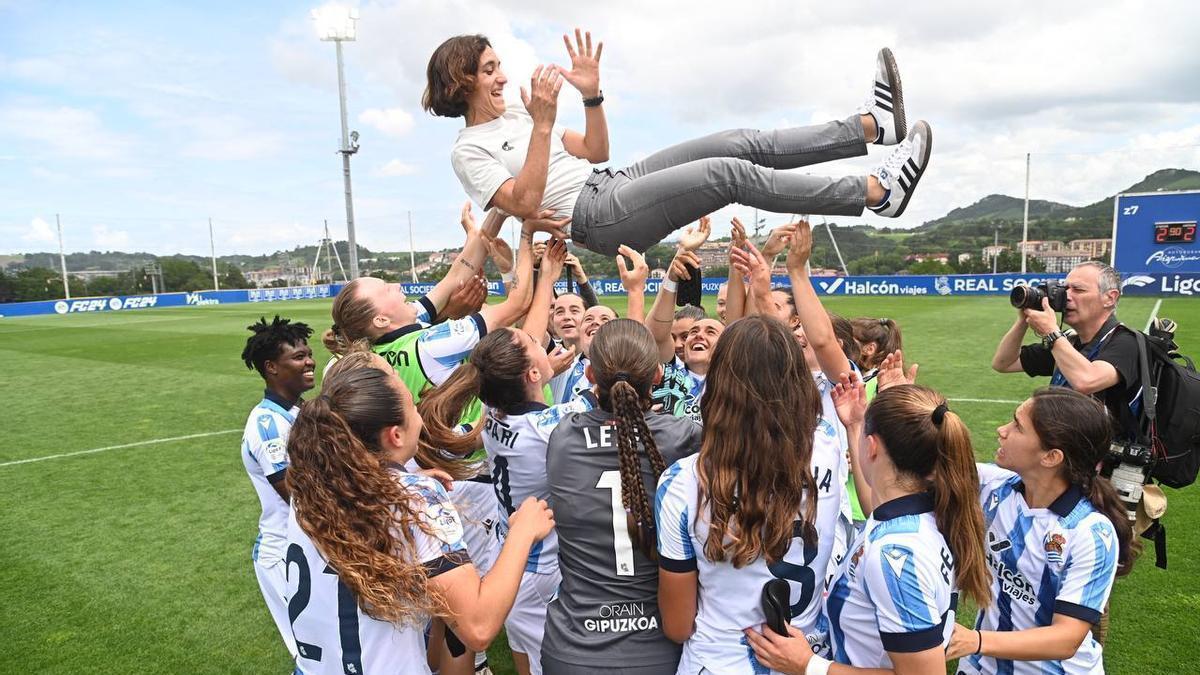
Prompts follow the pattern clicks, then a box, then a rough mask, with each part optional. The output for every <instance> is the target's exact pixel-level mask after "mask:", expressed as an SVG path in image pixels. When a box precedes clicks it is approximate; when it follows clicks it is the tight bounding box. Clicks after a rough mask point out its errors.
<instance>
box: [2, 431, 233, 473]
mask: <svg viewBox="0 0 1200 675" xmlns="http://www.w3.org/2000/svg"><path fill="white" fill-rule="evenodd" d="M239 431H242V430H241V429H226V430H224V431H209V432H206V433H203V434H188V435H187V436H174V437H172V438H155V439H153V440H149V441H138V442H137V443H122V444H121V445H106V446H104V447H103V448H92V449H91V450H79V451H77V452H64V453H62V454H60V455H47V456H45V457H33V458H30V459H18V460H15V461H12V462H3V463H0V467H5V466H15V465H17V464H30V463H33V462H44V461H46V460H48V459H61V458H63V457H76V456H78V455H91V454H94V453H97V452H105V451H108V450H120V449H122V448H136V447H139V446H142V445H157V444H159V443H172V442H174V441H187V440H190V439H193V438H205V437H207V436H220V435H222V434H233V433H237V432H239Z"/></svg>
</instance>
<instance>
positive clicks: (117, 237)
mask: <svg viewBox="0 0 1200 675" xmlns="http://www.w3.org/2000/svg"><path fill="white" fill-rule="evenodd" d="M92 243H93V244H94V245H95V246H96V248H97V249H98V250H102V251H121V250H126V249H128V248H129V233H128V232H126V231H125V230H112V229H109V227H108V226H107V225H93V226H92Z"/></svg>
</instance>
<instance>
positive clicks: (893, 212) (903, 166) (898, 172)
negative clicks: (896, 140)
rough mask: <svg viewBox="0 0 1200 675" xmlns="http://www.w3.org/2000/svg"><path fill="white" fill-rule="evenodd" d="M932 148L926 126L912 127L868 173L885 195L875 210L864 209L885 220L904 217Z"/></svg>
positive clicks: (872, 207)
mask: <svg viewBox="0 0 1200 675" xmlns="http://www.w3.org/2000/svg"><path fill="white" fill-rule="evenodd" d="M932 148H933V132H932V131H931V130H930V129H929V123H928V122H926V121H925V120H921V121H919V122H917V123H916V124H914V125H913V128H912V129H910V130H909V131H908V137H907V138H905V139H904V140H903V141H902V142H901V143H900V145H898V146H896V149H895V150H893V151H892V152H891V154H889V155H888V157H887V159H885V160H883V164H882V165H880V166H879V168H877V169H875V170H874V171H872V172H871V175H872V176H875V177H876V178H878V179H879V183H880V184H881V185H882V186H883V189H884V190H887V192H886V193H885V194H884V197H883V201H882V202H881V203H880V204H879V205H878V206H870V207H867V208H869V209H871V210H872V211H874V212H875V213H877V214H879V215H881V216H886V217H888V218H896V217H898V216H899V215H900V214H902V213H904V207H906V206H908V200H909V199H910V198H912V193H913V190H916V189H917V183H918V182H919V181H920V180H921V176H922V175H924V173H925V167H927V166H929V152H930V150H931V149H932Z"/></svg>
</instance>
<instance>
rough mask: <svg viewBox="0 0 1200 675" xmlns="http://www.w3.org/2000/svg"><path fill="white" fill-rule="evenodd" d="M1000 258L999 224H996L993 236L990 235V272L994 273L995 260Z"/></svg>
mask: <svg viewBox="0 0 1200 675" xmlns="http://www.w3.org/2000/svg"><path fill="white" fill-rule="evenodd" d="M999 259H1000V226H999V225H997V226H996V233H995V236H994V237H992V274H995V273H996V261H997V260H999Z"/></svg>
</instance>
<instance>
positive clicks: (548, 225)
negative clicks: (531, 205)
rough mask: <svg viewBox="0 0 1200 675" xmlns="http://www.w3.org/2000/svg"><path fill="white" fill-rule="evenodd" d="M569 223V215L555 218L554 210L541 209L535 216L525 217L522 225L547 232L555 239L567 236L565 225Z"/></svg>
mask: <svg viewBox="0 0 1200 675" xmlns="http://www.w3.org/2000/svg"><path fill="white" fill-rule="evenodd" d="M570 223H571V217H570V216H567V217H566V218H557V219H556V218H555V217H554V211H552V210H550V209H543V210H541V211H539V212H538V214H537V218H526V219H525V222H524V225H523V226H524V227H527V228H529V229H530V230H531V231H533V232H548V233H549V234H550V236H551V237H554V238H555V239H566V238H567V229H566V228H567V225H569V224H570Z"/></svg>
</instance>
